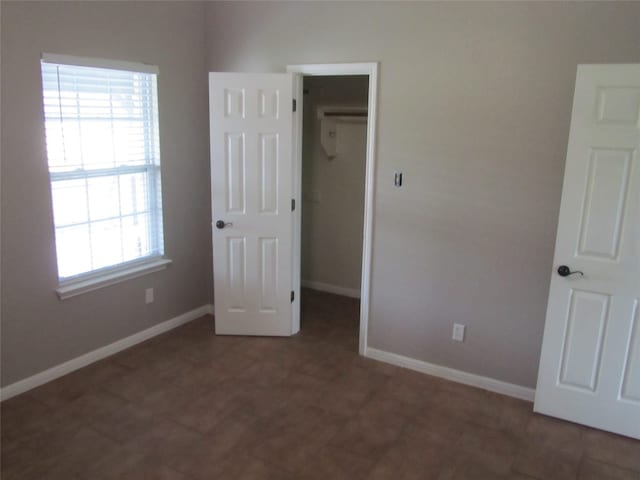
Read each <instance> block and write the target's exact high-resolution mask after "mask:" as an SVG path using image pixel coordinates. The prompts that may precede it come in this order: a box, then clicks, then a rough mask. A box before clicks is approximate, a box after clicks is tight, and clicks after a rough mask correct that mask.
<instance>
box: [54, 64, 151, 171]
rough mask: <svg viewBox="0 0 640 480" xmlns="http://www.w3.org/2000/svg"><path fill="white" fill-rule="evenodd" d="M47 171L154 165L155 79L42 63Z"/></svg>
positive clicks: (146, 76)
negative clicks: (48, 169)
mask: <svg viewBox="0 0 640 480" xmlns="http://www.w3.org/2000/svg"><path fill="white" fill-rule="evenodd" d="M42 91H43V101H44V114H45V122H46V130H47V153H48V158H49V168H50V170H51V171H52V172H61V171H71V170H78V169H81V170H90V169H103V168H109V167H117V166H122V165H139V164H151V165H154V164H156V165H157V164H159V145H158V131H157V125H158V122H157V105H156V98H157V95H156V76H155V74H149V73H144V72H133V71H119V70H113V69H108V68H91V67H83V66H75V65H61V64H53V63H46V62H43V63H42Z"/></svg>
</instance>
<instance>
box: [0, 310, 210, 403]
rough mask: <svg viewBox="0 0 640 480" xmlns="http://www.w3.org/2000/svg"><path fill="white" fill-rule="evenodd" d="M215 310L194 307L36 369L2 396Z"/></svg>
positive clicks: (40, 383) (77, 367) (26, 388)
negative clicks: (45, 367)
mask: <svg viewBox="0 0 640 480" xmlns="http://www.w3.org/2000/svg"><path fill="white" fill-rule="evenodd" d="M212 312H213V305H203V306H201V307H198V308H196V309H194V310H191V311H189V312H186V313H183V314H182V315H178V316H177V317H174V318H171V319H169V320H167V321H165V322H162V323H159V324H157V325H154V326H153V327H151V328H147V329H146V330H142V331H141V332H138V333H134V334H133V335H131V336H129V337H126V338H123V339H121V340H118V341H116V342H113V343H111V344H109V345H106V346H104V347H100V348H98V349H96V350H93V351H92V352H89V353H85V354H84V355H80V356H79V357H76V358H74V359H71V360H69V361H67V362H64V363H61V364H60V365H56V366H55V367H52V368H49V369H47V370H45V371H43V372H40V373H36V374H35V375H32V376H31V377H27V378H25V379H23V380H19V381H17V382H15V383H12V384H11V385H7V386H6V387H4V388H2V390H0V400H3V401H4V400H7V399H9V398H11V397H14V396H16V395H19V394H21V393H24V392H26V391H27V390H31V389H33V388H36V387H39V386H40V385H43V384H45V383H47V382H50V381H52V380H55V379H56V378H59V377H62V376H63V375H66V374H68V373H71V372H73V371H75V370H78V369H79V368H82V367H86V366H87V365H90V364H92V363H94V362H97V361H98V360H102V359H103V358H106V357H109V356H111V355H113V354H115V353H118V352H120V351H122V350H125V349H127V348H129V347H132V346H134V345H136V344H138V343H141V342H144V341H145V340H148V339H150V338H152V337H155V336H156V335H160V334H161V333H165V332H168V331H169V330H172V329H174V328H176V327H179V326H180V325H184V324H185V323H188V322H191V321H192V320H195V319H196V318H200V317H202V316H203V315H207V314H211V313H212ZM211 333H212V334H213V330H212V331H211Z"/></svg>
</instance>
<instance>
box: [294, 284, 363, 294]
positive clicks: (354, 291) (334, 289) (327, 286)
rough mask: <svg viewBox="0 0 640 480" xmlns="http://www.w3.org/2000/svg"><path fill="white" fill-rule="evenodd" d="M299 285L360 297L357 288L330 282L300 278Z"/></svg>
mask: <svg viewBox="0 0 640 480" xmlns="http://www.w3.org/2000/svg"><path fill="white" fill-rule="evenodd" d="M300 283H301V285H302V286H303V287H306V288H310V289H312V290H320V291H321V292H328V293H335V294H336V295H343V296H345V297H351V298H360V290H358V289H357V288H347V287H339V286H338V285H331V284H330V283H322V282H314V281H313V280H302V281H301V282H300Z"/></svg>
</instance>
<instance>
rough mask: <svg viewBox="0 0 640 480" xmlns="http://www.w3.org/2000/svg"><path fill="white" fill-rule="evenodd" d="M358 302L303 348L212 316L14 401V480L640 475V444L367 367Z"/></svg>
mask: <svg viewBox="0 0 640 480" xmlns="http://www.w3.org/2000/svg"><path fill="white" fill-rule="evenodd" d="M357 329H358V302H357V301H355V300H352V299H347V298H344V297H339V296H335V295H330V294H323V293H319V292H313V291H305V292H304V294H303V329H302V332H301V333H300V334H298V335H297V336H295V337H293V338H288V339H278V338H244V337H216V336H215V335H213V318H212V317H203V318H201V319H199V320H196V321H194V322H191V323H190V324H188V325H185V326H183V327H181V328H178V329H176V330H173V331H172V332H169V333H167V334H165V335H162V336H160V337H156V338H155V339H153V340H151V341H149V342H146V343H144V344H141V345H138V346H136V347H133V348H131V349H129V350H126V351H124V352H121V353H120V354H118V355H116V356H114V357H111V358H109V359H107V360H104V361H102V362H99V363H97V364H93V365H91V366H89V367H87V368H84V369H82V370H79V371H77V372H74V373H72V374H70V375H67V376H65V377H63V378H60V379H58V380H56V381H54V382H51V383H49V384H46V385H44V386H42V387H40V388H37V389H35V390H32V391H30V392H28V393H26V394H23V395H21V396H19V397H15V398H13V399H10V400H8V401H6V402H4V403H3V404H2V479H3V480H14V479H21V480H32V479H47V480H49V479H51V480H58V479H64V480H73V479H76V480H77V479H95V480H107V479H109V480H113V479H154V480H178V479H180V480H184V479H191V480H194V479H201V480H205V479H206V480H212V479H277V480H287V479H331V480H334V479H335V480H340V479H394V480H395V479H426V480H429V479H433V480H461V479H512V480H515V479H518V480H525V479H529V480H531V479H539V480H554V479H559V480H564V479H576V480H578V479H579V480H608V479H615V480H630V479H635V480H639V479H640V442H638V441H634V440H631V439H628V438H623V437H619V436H615V435H611V434H607V433H604V432H600V431H596V430H592V429H589V428H586V427H581V426H578V425H574V424H571V423H568V422H563V421H559V420H554V419H551V418H548V417H544V416H540V415H536V414H533V413H532V411H531V410H532V405H531V404H530V403H527V402H523V401H519V400H515V399H512V398H509V397H504V396H501V395H497V394H494V393H489V392H486V391H483V390H478V389H475V388H470V387H466V386H463V385H460V384H456V383H451V382H447V381H444V380H440V379H437V378H434V377H430V376H427V375H422V374H419V373H415V372H411V371H408V370H404V369H400V368H396V367H392V366H389V365H385V364H382V363H379V362H375V361H372V360H368V359H364V358H362V357H359V356H358V355H357V353H356V351H357Z"/></svg>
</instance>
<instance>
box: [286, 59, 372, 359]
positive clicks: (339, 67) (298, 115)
mask: <svg viewBox="0 0 640 480" xmlns="http://www.w3.org/2000/svg"><path fill="white" fill-rule="evenodd" d="M378 70H379V63H378V62H369V63H328V64H304V65H288V66H287V72H289V73H294V74H297V75H296V78H295V80H294V86H293V89H294V97H295V98H296V99H297V110H296V112H295V114H294V118H293V129H294V131H293V141H294V145H293V193H294V198H295V200H296V203H297V205H302V117H303V115H302V113H303V112H302V83H303V82H302V77H303V76H327V75H332V76H348V75H367V76H368V77H369V98H368V116H367V150H366V151H367V153H366V173H365V193H364V195H365V199H364V223H363V238H362V280H361V286H360V336H359V341H358V351H359V353H360V355H366V353H367V331H368V326H369V312H370V298H371V297H370V294H371V258H372V245H373V206H374V205H373V199H374V179H375V159H376V150H375V148H376V125H377V98H378ZM301 212H302V209H301V208H296V210H295V211H294V219H293V236H294V238H293V272H292V273H293V286H294V287H293V288H294V291H295V301H294V302H293V315H292V325H291V333H292V334H295V333H297V332H298V331H299V330H300V269H301V245H302V234H301V230H302V215H301Z"/></svg>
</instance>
